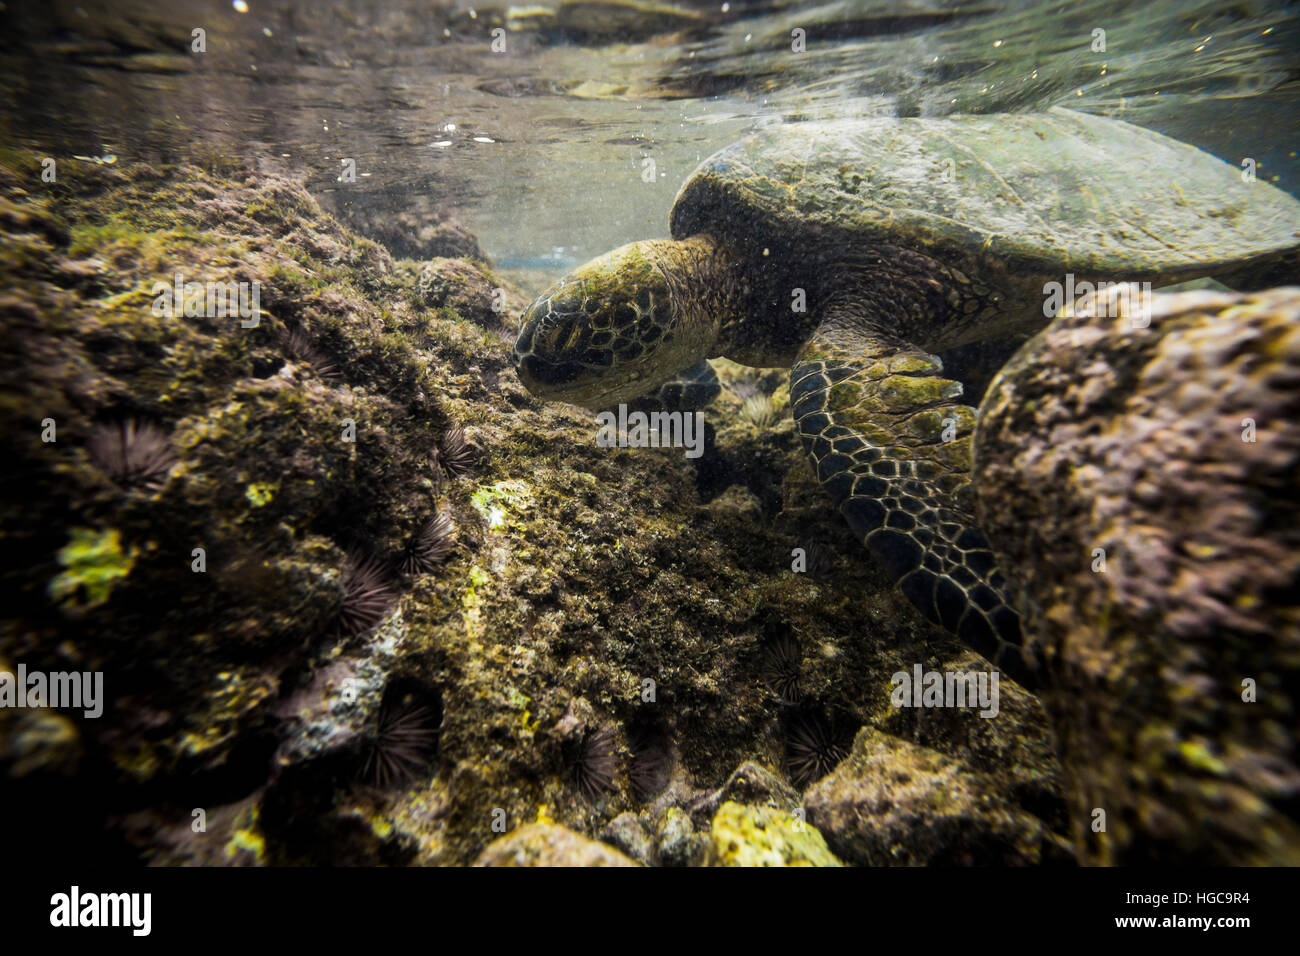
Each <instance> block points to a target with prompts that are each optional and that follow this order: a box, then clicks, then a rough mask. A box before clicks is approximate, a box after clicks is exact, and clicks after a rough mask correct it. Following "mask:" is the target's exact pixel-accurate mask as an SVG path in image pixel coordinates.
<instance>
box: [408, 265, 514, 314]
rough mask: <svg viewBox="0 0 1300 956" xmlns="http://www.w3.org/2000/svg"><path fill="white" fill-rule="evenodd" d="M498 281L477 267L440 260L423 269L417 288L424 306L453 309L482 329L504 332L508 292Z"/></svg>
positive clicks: (479, 266) (481, 267)
mask: <svg viewBox="0 0 1300 956" xmlns="http://www.w3.org/2000/svg"><path fill="white" fill-rule="evenodd" d="M495 281H496V280H495V279H493V277H492V276H491V275H490V274H489V273H488V272H487V270H486V269H485V268H484V267H483V266H481V265H479V264H477V263H472V262H465V261H463V260H460V259H446V258H439V259H430V260H429V261H428V262H426V263H425V264H424V266H423V267H422V268H421V269H420V278H419V282H418V285H417V288H418V289H419V292H420V297H421V298H422V299H423V300H424V303H425V305H428V306H431V307H433V308H450V309H454V310H456V311H457V312H458V313H460V315H462V316H464V317H465V318H467V319H469V320H471V321H473V322H477V323H478V324H479V325H482V326H485V327H488V328H500V329H505V327H506V325H507V313H506V298H505V290H504V289H503V288H501V287H500V286H498V285H496V284H494V283H495Z"/></svg>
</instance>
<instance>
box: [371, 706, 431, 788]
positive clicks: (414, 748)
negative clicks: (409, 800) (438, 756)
mask: <svg viewBox="0 0 1300 956" xmlns="http://www.w3.org/2000/svg"><path fill="white" fill-rule="evenodd" d="M438 720H439V714H438V712H437V709H436V708H434V707H432V706H430V705H428V704H425V703H422V702H420V701H419V700H417V699H415V698H414V696H413V695H410V694H407V695H404V696H401V697H397V698H390V696H389V695H387V694H386V695H385V696H384V701H383V703H382V704H380V707H379V724H378V728H377V731H376V733H375V737H374V740H373V742H372V743H371V745H370V748H369V750H368V752H367V754H366V762H365V766H364V768H363V770H362V772H363V774H364V775H365V777H366V779H368V780H369V781H370V782H371V783H373V784H374V785H375V786H377V787H379V788H380V789H387V788H388V787H390V786H393V785H395V784H404V783H409V782H410V781H411V780H414V779H415V778H416V777H417V776H418V775H419V774H420V773H421V771H424V770H427V769H428V766H429V762H430V760H431V759H432V758H433V755H434V753H435V752H436V751H437V747H438Z"/></svg>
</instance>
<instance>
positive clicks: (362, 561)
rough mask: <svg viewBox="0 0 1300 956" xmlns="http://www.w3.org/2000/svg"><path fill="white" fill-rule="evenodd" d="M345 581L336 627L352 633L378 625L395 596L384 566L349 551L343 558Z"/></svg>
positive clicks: (343, 580) (374, 560)
mask: <svg viewBox="0 0 1300 956" xmlns="http://www.w3.org/2000/svg"><path fill="white" fill-rule="evenodd" d="M342 583H343V603H342V605H340V607H339V611H338V618H337V626H338V629H339V631H341V632H342V633H343V634H346V635H349V636H355V635H358V634H364V633H365V632H366V631H368V630H370V629H371V628H373V627H375V625H377V624H378V623H379V622H380V621H382V620H383V619H384V615H385V614H387V613H388V609H389V608H390V607H391V606H392V604H393V601H394V600H395V599H396V594H394V592H393V589H392V587H391V585H390V583H389V580H388V575H387V573H386V572H385V570H384V566H383V565H382V564H381V563H380V562H379V561H377V560H376V559H374V558H372V557H366V556H364V555H361V554H357V553H355V552H354V553H351V554H349V555H348V556H347V558H346V559H344V561H343V573H342Z"/></svg>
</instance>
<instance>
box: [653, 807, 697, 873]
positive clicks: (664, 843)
mask: <svg viewBox="0 0 1300 956" xmlns="http://www.w3.org/2000/svg"><path fill="white" fill-rule="evenodd" d="M708 844H709V840H708V837H707V836H706V835H705V834H703V833H697V832H696V830H695V825H694V824H693V823H691V818H690V817H689V816H687V814H686V812H685V811H683V810H682V809H680V808H679V807H669V808H668V810H667V812H666V813H664V815H663V816H662V817H660V818H659V821H658V825H657V827H656V829H655V857H656V858H657V859H658V861H659V864H660V865H661V866H699V865H700V863H701V861H702V860H703V858H704V854H705V852H706V850H707V849H708Z"/></svg>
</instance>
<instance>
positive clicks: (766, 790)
mask: <svg viewBox="0 0 1300 956" xmlns="http://www.w3.org/2000/svg"><path fill="white" fill-rule="evenodd" d="M728 802H730V803H745V804H749V805H751V806H757V807H774V808H777V809H781V810H796V809H798V808H799V807H800V806H802V800H801V799H800V797H799V793H798V791H797V790H795V789H794V788H793V787H791V786H790V785H789V784H788V783H786V782H785V781H784V780H782V779H781V778H780V777H778V776H777V775H776V774H774V773H772V772H771V771H770V770H768V769H767V768H766V767H763V766H761V765H760V764H757V763H755V762H754V761H752V760H746V761H745V762H744V763H742V764H741V765H740V766H739V767H737V768H736V769H735V770H734V771H732V774H731V776H730V777H728V778H727V782H726V783H724V784H723V785H722V787H721V788H719V789H718V790H717V791H715V792H714V793H711V794H709V795H708V797H707V798H705V799H704V800H702V801H700V802H699V803H697V804H696V805H695V806H694V807H693V808H692V814H691V815H692V817H693V818H694V819H695V820H696V822H697V823H701V824H702V825H704V826H708V825H709V821H711V820H712V819H713V817H714V815H715V814H717V812H718V808H719V807H720V806H722V804H724V803H728ZM701 817H703V819H701Z"/></svg>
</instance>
